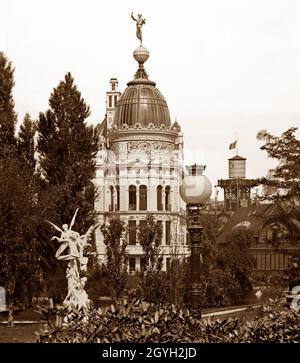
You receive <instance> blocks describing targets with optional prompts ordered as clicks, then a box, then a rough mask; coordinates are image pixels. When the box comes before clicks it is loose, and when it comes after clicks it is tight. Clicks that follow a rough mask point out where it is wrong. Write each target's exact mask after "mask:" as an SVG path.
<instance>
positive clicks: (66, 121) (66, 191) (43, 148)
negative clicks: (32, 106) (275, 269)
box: [37, 73, 98, 232]
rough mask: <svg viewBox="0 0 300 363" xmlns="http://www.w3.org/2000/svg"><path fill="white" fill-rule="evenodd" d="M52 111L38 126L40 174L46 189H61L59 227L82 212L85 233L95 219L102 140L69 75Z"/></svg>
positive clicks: (53, 98)
mask: <svg viewBox="0 0 300 363" xmlns="http://www.w3.org/2000/svg"><path fill="white" fill-rule="evenodd" d="M49 106H50V108H49V110H47V111H46V112H45V113H40V115H39V120H38V123H37V131H38V142H37V152H38V153H39V172H40V175H41V178H42V179H43V181H44V185H45V188H46V189H47V188H49V186H59V187H60V190H61V198H60V199H59V200H58V202H57V205H56V209H57V211H58V215H59V220H58V221H56V222H57V223H59V224H63V223H66V221H70V220H71V218H72V215H73V213H74V211H75V210H76V208H79V213H78V217H77V220H76V228H77V229H78V230H79V232H83V231H84V230H86V228H88V227H89V226H90V225H91V224H92V223H93V219H94V194H93V184H92V183H91V181H92V179H93V178H94V176H95V156H96V153H97V151H98V137H97V136H96V133H94V130H93V127H92V126H88V125H87V124H86V118H87V117H88V116H89V115H90V109H89V107H88V106H87V105H86V103H85V101H84V99H83V98H82V97H81V93H80V92H79V91H78V89H77V87H76V85H74V79H73V77H72V76H71V74H70V73H67V74H66V76H65V78H64V80H63V81H61V82H60V83H59V85H58V86H57V87H56V88H55V89H54V90H53V92H52V94H51V96H50V99H49Z"/></svg>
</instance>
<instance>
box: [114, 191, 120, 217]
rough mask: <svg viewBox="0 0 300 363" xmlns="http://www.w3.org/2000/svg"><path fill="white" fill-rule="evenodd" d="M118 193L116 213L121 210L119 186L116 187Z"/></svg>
mask: <svg viewBox="0 0 300 363" xmlns="http://www.w3.org/2000/svg"><path fill="white" fill-rule="evenodd" d="M116 192H117V204H116V208H115V210H116V211H119V210H120V187H119V185H116Z"/></svg>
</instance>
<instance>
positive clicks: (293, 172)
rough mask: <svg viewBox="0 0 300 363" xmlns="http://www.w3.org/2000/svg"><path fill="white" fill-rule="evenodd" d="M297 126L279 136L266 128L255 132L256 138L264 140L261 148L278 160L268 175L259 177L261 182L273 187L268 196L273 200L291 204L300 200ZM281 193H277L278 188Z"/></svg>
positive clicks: (299, 160) (299, 146) (299, 148)
mask: <svg viewBox="0 0 300 363" xmlns="http://www.w3.org/2000/svg"><path fill="white" fill-rule="evenodd" d="M296 131H297V128H296V127H291V128H289V129H288V130H287V131H285V132H284V133H283V134H282V135H281V136H280V137H278V136H273V135H271V134H270V133H268V132H267V131H266V130H262V131H260V132H259V133H258V134H257V139H258V140H264V141H265V144H264V145H263V146H262V147H261V150H265V151H266V152H267V153H268V156H269V157H270V158H273V159H277V160H278V165H277V167H276V168H275V169H272V170H270V173H269V177H266V178H261V179H260V180H259V181H260V183H261V184H263V185H266V186H269V187H274V188H275V190H276V193H275V194H273V195H271V196H269V197H268V199H271V200H273V201H288V202H291V203H292V204H295V203H296V202H299V201H300V183H299V181H300V140H299V139H297V138H296V135H295V133H296ZM280 189H281V190H283V191H284V192H283V193H279V192H278V191H279V190H280Z"/></svg>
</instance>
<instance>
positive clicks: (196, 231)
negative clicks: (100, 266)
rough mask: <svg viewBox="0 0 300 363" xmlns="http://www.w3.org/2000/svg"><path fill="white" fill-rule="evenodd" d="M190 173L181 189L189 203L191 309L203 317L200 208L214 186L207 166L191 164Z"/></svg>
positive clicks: (180, 191) (185, 200)
mask: <svg viewBox="0 0 300 363" xmlns="http://www.w3.org/2000/svg"><path fill="white" fill-rule="evenodd" d="M186 169H187V171H188V175H186V176H184V179H183V181H182V184H181V186H180V189H179V193H180V195H181V198H182V199H183V200H184V202H185V203H186V205H187V228H188V232H189V237H190V244H191V294H190V299H191V301H190V303H191V309H192V311H193V312H194V314H195V315H198V316H199V317H201V301H200V293H201V290H200V274H201V253H200V251H201V233H202V229H203V227H202V225H201V221H200V210H201V208H202V207H203V205H204V204H205V202H207V200H208V199H209V197H210V195H211V192H212V186H211V183H210V181H209V180H208V178H207V177H206V176H205V175H202V173H203V171H204V170H205V166H202V165H197V164H194V165H191V166H187V167H186Z"/></svg>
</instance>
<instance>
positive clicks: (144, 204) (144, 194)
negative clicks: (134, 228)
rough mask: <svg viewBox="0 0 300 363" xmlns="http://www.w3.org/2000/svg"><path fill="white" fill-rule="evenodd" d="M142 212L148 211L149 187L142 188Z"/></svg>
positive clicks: (142, 186)
mask: <svg viewBox="0 0 300 363" xmlns="http://www.w3.org/2000/svg"><path fill="white" fill-rule="evenodd" d="M140 210H147V187H146V185H141V186H140Z"/></svg>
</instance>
